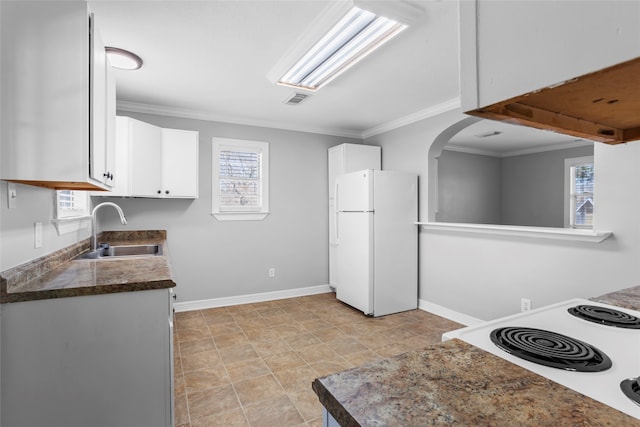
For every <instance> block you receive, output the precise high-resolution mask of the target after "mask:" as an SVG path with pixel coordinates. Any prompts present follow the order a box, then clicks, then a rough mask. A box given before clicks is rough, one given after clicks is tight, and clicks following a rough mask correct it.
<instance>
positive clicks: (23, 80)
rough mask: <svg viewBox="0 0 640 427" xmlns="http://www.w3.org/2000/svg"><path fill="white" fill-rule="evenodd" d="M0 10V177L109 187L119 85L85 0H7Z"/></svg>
mask: <svg viewBox="0 0 640 427" xmlns="http://www.w3.org/2000/svg"><path fill="white" fill-rule="evenodd" d="M0 8H1V9H0V18H1V25H0V43H1V45H0V54H1V62H2V77H1V86H0V89H1V91H2V97H1V98H2V109H1V111H2V115H1V126H0V127H1V141H2V153H1V154H2V155H1V157H2V160H1V161H2V175H1V176H0V178H1V179H4V180H9V181H15V182H20V183H24V184H31V185H38V186H42V187H47V188H55V189H79V190H82V189H84V190H100V189H102V190H108V189H109V188H110V187H111V185H112V183H113V179H112V178H111V177H112V175H113V172H111V169H110V168H111V167H112V166H111V165H112V164H113V159H111V158H109V155H110V153H112V150H113V148H112V147H110V146H109V141H110V140H113V137H111V139H110V136H109V135H110V132H112V131H113V129H109V124H113V118H112V117H110V116H112V115H115V102H114V94H115V87H114V80H113V76H111V74H110V65H109V63H108V61H107V59H106V54H105V50H104V46H103V45H102V41H101V39H100V37H99V32H98V29H97V28H96V26H95V22H93V23H92V22H91V21H92V17H91V15H90V12H89V9H88V6H87V3H86V2H79V1H76V2H69V1H37V2H36V1H26V2H25V1H4V0H3V1H2V2H0ZM110 103H111V104H110Z"/></svg>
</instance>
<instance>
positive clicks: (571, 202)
mask: <svg viewBox="0 0 640 427" xmlns="http://www.w3.org/2000/svg"><path fill="white" fill-rule="evenodd" d="M565 177H566V180H565V181H566V183H565V226H566V227H569V228H593V211H594V197H593V186H594V169H593V157H592V156H589V157H576V158H572V159H566V160H565Z"/></svg>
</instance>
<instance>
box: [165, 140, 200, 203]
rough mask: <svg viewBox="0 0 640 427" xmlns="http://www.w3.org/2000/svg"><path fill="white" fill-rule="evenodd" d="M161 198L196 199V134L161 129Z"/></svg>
mask: <svg viewBox="0 0 640 427" xmlns="http://www.w3.org/2000/svg"><path fill="white" fill-rule="evenodd" d="M161 163H162V168H161V171H162V179H161V183H162V185H161V187H160V188H161V192H162V196H163V197H186V198H197V197H198V132H194V131H186V130H179V129H162V162H161Z"/></svg>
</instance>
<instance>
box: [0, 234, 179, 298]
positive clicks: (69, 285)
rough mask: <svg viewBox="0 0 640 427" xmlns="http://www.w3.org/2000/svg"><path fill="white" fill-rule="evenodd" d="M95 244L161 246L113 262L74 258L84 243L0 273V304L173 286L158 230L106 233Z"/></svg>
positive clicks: (86, 242)
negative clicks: (152, 251)
mask: <svg viewBox="0 0 640 427" xmlns="http://www.w3.org/2000/svg"><path fill="white" fill-rule="evenodd" d="M98 237H99V241H100V242H107V243H109V244H110V245H112V246H116V245H147V244H159V245H162V251H163V252H162V255H155V256H139V257H129V258H122V257H120V258H114V259H100V260H89V259H75V258H76V257H77V256H78V255H80V254H82V253H83V252H86V251H88V250H89V239H86V240H84V241H82V242H78V243H76V244H74V245H71V246H69V247H67V248H64V249H61V250H59V251H56V252H53V253H52V254H49V255H46V256H44V257H41V258H38V259H36V260H33V261H30V262H28V263H25V264H23V265H20V266H17V267H14V268H12V269H9V270H6V271H4V272H2V273H0V303H3V304H4V303H13V302H23V301H34V300H42V299H53V298H66V297H74V296H81V295H100V294H110V293H117V292H132V291H142V290H151V289H167V288H172V287H175V286H176V283H175V281H174V280H173V274H172V271H171V265H170V263H169V257H168V248H167V243H166V232H165V231H164V230H144V231H106V232H102V233H101V234H99V236H98Z"/></svg>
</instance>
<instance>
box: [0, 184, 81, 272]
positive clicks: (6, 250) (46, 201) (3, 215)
mask: <svg viewBox="0 0 640 427" xmlns="http://www.w3.org/2000/svg"><path fill="white" fill-rule="evenodd" d="M16 189H17V195H18V197H17V198H16V208H15V209H9V208H8V206H7V183H6V182H4V181H2V182H0V271H4V270H7V269H9V268H11V267H15V266H17V265H20V264H23V263H25V262H27V261H30V260H32V259H34V258H38V257H40V256H43V255H46V254H48V253H50V252H53V251H56V250H58V249H62V248H64V247H66V246H69V245H71V244H73V243H75V242H77V241H79V240H82V239H86V238H87V237H89V233H90V231H89V229H88V228H85V229H82V230H80V231H76V232H71V233H69V234H64V235H62V236H58V234H57V232H56V228H55V227H54V225H53V223H52V222H51V220H52V219H53V217H54V215H55V209H54V207H55V191H54V190H48V189H44V188H40V187H33V186H30V185H22V184H17V185H16ZM36 222H41V223H42V247H41V248H35V247H34V223H36Z"/></svg>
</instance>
